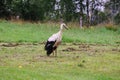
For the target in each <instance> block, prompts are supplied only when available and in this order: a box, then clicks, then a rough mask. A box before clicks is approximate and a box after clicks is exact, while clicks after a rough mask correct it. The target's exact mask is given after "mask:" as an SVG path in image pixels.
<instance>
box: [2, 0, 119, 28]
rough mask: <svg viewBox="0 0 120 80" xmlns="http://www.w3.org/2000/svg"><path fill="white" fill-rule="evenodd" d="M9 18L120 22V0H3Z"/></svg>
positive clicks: (82, 23)
mask: <svg viewBox="0 0 120 80" xmlns="http://www.w3.org/2000/svg"><path fill="white" fill-rule="evenodd" d="M0 18H1V19H6V20H13V19H14V20H16V19H21V20H29V21H60V20H61V19H63V20H64V21H66V22H78V23H80V27H83V26H84V25H85V26H87V27H89V26H90V25H97V24H103V23H109V22H110V23H114V24H120V0H1V1H0Z"/></svg>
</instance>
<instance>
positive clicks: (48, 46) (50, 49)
mask: <svg viewBox="0 0 120 80" xmlns="http://www.w3.org/2000/svg"><path fill="white" fill-rule="evenodd" d="M55 42H56V41H47V42H46V45H45V50H46V51H47V55H48V56H49V55H50V54H51V53H52V52H53V50H55V49H56V48H57V47H53V45H54V44H55Z"/></svg>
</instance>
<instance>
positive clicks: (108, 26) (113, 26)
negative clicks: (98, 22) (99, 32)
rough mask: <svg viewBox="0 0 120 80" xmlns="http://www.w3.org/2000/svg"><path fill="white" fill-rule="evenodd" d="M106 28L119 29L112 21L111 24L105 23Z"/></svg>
mask: <svg viewBox="0 0 120 80" xmlns="http://www.w3.org/2000/svg"><path fill="white" fill-rule="evenodd" d="M105 28H106V29H107V30H112V31H117V30H118V28H117V27H116V26H115V25H113V24H112V23H109V24H107V25H105Z"/></svg>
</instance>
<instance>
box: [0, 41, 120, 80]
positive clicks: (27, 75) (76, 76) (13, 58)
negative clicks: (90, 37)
mask: <svg viewBox="0 0 120 80" xmlns="http://www.w3.org/2000/svg"><path fill="white" fill-rule="evenodd" d="M2 44H3V43H2ZM2 44H1V45H0V80H61V79H62V80H119V79H120V76H119V74H120V64H119V63H120V60H119V59H120V54H119V50H120V48H119V46H118V45H115V46H110V45H85V44H77V45H73V44H64V45H61V46H60V47H59V48H58V56H57V57H54V56H52V55H51V56H50V57H47V56H46V53H45V51H44V50H43V47H44V45H43V44H36V45H33V44H20V45H18V46H14V47H5V46H3V45H2ZM70 48H71V49H70ZM72 49H73V50H72Z"/></svg>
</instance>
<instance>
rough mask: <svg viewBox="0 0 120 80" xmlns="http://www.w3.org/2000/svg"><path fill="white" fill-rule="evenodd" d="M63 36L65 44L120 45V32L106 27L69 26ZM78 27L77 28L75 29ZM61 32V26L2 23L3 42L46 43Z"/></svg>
mask: <svg viewBox="0 0 120 80" xmlns="http://www.w3.org/2000/svg"><path fill="white" fill-rule="evenodd" d="M68 27H70V29H69V30H65V31H64V34H63V42H80V43H97V44H98V43H99V44H116V43H120V32H119V31H120V30H119V29H118V30H117V31H112V30H108V29H106V28H105V27H91V28H89V29H86V28H84V29H79V28H77V27H76V26H72V25H68ZM75 27H76V28H75ZM58 30H59V24H51V23H49V24H40V23H39V24H32V23H13V22H7V21H0V41H1V42H33V43H34V42H37V43H38V42H45V41H46V40H47V39H48V38H49V36H51V35H52V34H53V33H56V32H57V31H58Z"/></svg>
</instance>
